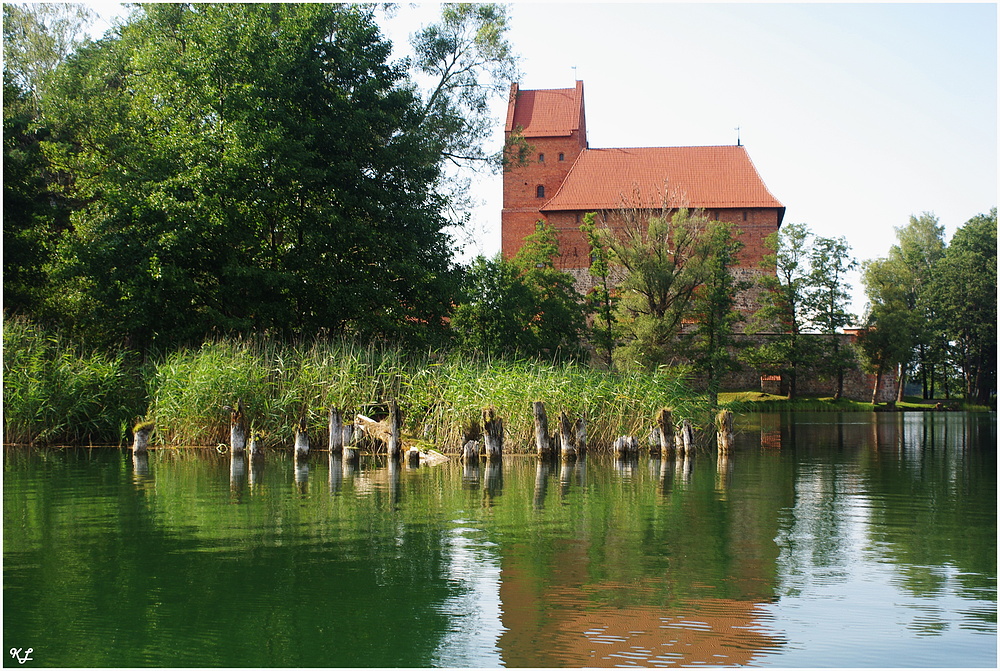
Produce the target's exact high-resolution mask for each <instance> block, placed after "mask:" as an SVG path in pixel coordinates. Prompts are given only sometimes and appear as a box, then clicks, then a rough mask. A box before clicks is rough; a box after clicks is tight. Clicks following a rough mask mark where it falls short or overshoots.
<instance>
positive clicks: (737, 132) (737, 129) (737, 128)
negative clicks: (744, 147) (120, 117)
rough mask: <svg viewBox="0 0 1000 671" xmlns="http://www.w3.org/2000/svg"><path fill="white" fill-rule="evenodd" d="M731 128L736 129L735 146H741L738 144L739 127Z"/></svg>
mask: <svg viewBox="0 0 1000 671" xmlns="http://www.w3.org/2000/svg"><path fill="white" fill-rule="evenodd" d="M733 130H734V131H736V146H737V147H739V146H741V145H740V127H739V126H737V127H736V128H734V129H733Z"/></svg>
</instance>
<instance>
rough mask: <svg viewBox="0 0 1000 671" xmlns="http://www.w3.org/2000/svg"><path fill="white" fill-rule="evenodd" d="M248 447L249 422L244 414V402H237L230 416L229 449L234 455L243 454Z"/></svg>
mask: <svg viewBox="0 0 1000 671" xmlns="http://www.w3.org/2000/svg"><path fill="white" fill-rule="evenodd" d="M246 446H247V421H246V416H245V415H244V414H243V402H242V401H240V400H239V399H237V400H236V407H235V408H230V414H229V449H230V450H231V451H232V453H233V454H243V451H244V450H245V449H246Z"/></svg>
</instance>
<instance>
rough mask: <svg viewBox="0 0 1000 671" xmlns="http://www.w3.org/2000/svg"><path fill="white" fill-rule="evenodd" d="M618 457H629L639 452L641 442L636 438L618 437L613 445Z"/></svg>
mask: <svg viewBox="0 0 1000 671" xmlns="http://www.w3.org/2000/svg"><path fill="white" fill-rule="evenodd" d="M611 449H612V451H613V452H614V453H615V456H616V457H627V456H630V455H632V454H637V453H638V452H639V440H638V439H637V438H636V437H635V436H618V437H617V438H615V442H614V443H612V445H611Z"/></svg>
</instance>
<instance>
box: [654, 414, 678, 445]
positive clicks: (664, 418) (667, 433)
mask: <svg viewBox="0 0 1000 671" xmlns="http://www.w3.org/2000/svg"><path fill="white" fill-rule="evenodd" d="M656 428H657V429H659V438H660V453H661V454H663V455H664V456H666V455H668V454H670V450H671V448H672V447H673V443H674V425H673V421H672V420H671V417H670V409H669V408H661V409H660V412H659V413H657V415H656Z"/></svg>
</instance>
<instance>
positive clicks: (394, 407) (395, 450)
mask: <svg viewBox="0 0 1000 671" xmlns="http://www.w3.org/2000/svg"><path fill="white" fill-rule="evenodd" d="M401 425H402V416H401V414H400V411H399V405H398V404H397V403H396V402H395V401H390V402H389V416H388V417H387V418H386V419H384V420H382V421H381V422H376V421H375V420H374V419H372V418H371V417H365V416H364V415H357V416H356V417H355V418H354V426H355V428H357V429H359V430H360V431H362V432H364V433H365V434H367V435H368V436H370V437H371V438H373V439H375V440H377V441H379V442H381V443H383V444H384V445H385V447H386V452H387V453H388V454H389V456H390V457H393V458H397V457H399V456H400V452H401V450H402V445H403V441H402V435H401V432H400V426H401Z"/></svg>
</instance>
